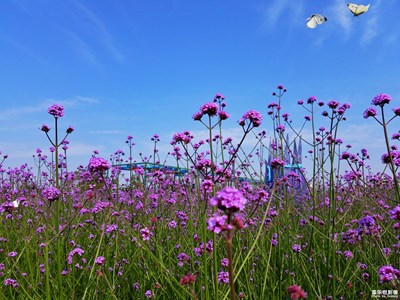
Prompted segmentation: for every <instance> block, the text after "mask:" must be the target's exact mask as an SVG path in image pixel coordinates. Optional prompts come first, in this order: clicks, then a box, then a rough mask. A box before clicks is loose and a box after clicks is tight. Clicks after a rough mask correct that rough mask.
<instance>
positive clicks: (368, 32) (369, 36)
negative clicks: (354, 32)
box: [361, 15, 378, 45]
mask: <svg viewBox="0 0 400 300" xmlns="http://www.w3.org/2000/svg"><path fill="white" fill-rule="evenodd" d="M377 35H378V18H377V16H376V15H373V16H372V17H370V18H369V19H368V21H367V26H366V27H365V30H364V33H363V35H362V36H361V44H363V45H366V44H368V43H369V42H371V41H372V40H373V39H374V38H375V37H376V36H377Z"/></svg>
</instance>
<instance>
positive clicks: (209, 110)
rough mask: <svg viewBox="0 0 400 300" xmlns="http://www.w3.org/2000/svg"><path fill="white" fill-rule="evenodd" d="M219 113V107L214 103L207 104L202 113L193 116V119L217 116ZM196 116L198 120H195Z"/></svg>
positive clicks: (201, 109) (204, 105) (201, 110)
mask: <svg viewBox="0 0 400 300" xmlns="http://www.w3.org/2000/svg"><path fill="white" fill-rule="evenodd" d="M217 113H218V105H217V104H216V103H214V102H209V103H205V104H203V105H202V106H201V107H200V111H199V112H198V113H196V114H195V115H194V116H193V119H195V120H196V119H197V118H200V119H201V117H202V116H203V115H209V116H210V117H213V116H216V115H217ZM195 116H196V118H195Z"/></svg>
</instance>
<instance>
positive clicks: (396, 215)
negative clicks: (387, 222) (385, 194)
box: [389, 205, 400, 220]
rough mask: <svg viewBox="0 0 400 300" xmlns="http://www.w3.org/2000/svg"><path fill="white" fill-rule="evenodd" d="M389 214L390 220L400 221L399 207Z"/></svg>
mask: <svg viewBox="0 0 400 300" xmlns="http://www.w3.org/2000/svg"><path fill="white" fill-rule="evenodd" d="M389 213H390V218H391V219H392V220H400V205H397V206H396V207H395V208H393V209H392V210H391V211H389Z"/></svg>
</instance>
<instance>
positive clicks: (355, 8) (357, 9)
mask: <svg viewBox="0 0 400 300" xmlns="http://www.w3.org/2000/svg"><path fill="white" fill-rule="evenodd" d="M370 5H371V4H368V5H357V4H354V3H349V4H347V7H348V8H349V9H350V11H351V12H352V13H353V15H354V16H355V17H357V16H359V15H361V14H363V13H365V12H367V11H368V8H369V6H370Z"/></svg>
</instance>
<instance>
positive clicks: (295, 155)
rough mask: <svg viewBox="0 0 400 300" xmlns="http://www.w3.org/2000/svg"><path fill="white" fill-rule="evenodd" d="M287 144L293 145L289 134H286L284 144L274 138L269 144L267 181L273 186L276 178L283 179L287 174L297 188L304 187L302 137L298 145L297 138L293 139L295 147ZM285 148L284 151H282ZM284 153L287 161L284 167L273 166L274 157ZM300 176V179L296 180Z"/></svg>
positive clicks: (284, 159) (266, 163) (266, 170)
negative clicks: (279, 143)
mask: <svg viewBox="0 0 400 300" xmlns="http://www.w3.org/2000/svg"><path fill="white" fill-rule="evenodd" d="M287 145H289V146H290V145H291V143H290V142H289V136H286V141H285V144H284V145H278V144H277V142H276V141H275V140H272V141H271V142H270V144H269V149H270V151H269V155H268V160H267V161H266V162H265V183H266V184H267V185H268V186H270V187H272V186H273V184H274V180H275V177H276V179H281V178H282V177H284V176H287V177H288V178H289V179H290V180H293V181H292V182H291V184H292V186H293V187H294V188H295V189H301V188H303V187H304V185H305V183H304V176H303V174H302V169H303V166H302V146H301V139H300V141H299V146H298V147H297V143H296V139H294V140H293V148H292V149H290V147H288V146H287ZM282 149H283V153H282ZM282 154H283V161H284V162H285V167H284V168H272V165H271V162H272V160H273V159H274V158H280V159H281V157H282ZM277 172H278V174H277ZM296 178H299V179H300V180H296Z"/></svg>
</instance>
